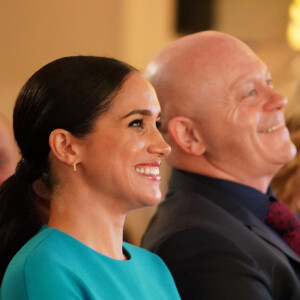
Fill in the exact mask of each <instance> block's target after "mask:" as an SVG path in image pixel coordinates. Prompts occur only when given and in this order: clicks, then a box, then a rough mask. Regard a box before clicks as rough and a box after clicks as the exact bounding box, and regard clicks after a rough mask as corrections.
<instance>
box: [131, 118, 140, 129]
mask: <svg viewBox="0 0 300 300" xmlns="http://www.w3.org/2000/svg"><path fill="white" fill-rule="evenodd" d="M143 126H144V123H143V120H141V119H139V120H134V121H132V122H130V123H129V127H138V128H143Z"/></svg>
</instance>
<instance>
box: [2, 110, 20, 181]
mask: <svg viewBox="0 0 300 300" xmlns="http://www.w3.org/2000/svg"><path fill="white" fill-rule="evenodd" d="M18 158H19V155H18V151H17V147H16V144H15V141H14V138H13V134H12V132H11V129H10V128H9V125H8V122H7V121H6V119H5V118H4V117H3V116H1V115H0V184H1V183H2V182H3V181H4V180H6V179H7V178H8V177H9V176H11V175H12V174H13V173H14V172H15V169H16V165H17V161H18Z"/></svg>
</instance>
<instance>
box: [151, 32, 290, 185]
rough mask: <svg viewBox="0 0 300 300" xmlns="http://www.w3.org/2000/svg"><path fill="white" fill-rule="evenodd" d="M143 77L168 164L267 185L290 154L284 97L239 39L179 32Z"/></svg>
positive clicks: (252, 183)
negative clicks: (152, 95) (154, 102)
mask: <svg viewBox="0 0 300 300" xmlns="http://www.w3.org/2000/svg"><path fill="white" fill-rule="evenodd" d="M146 76H147V78H148V80H149V81H150V82H151V83H152V85H153V86H154V88H155V90H156V92H157V96H158V99H159V101H160V103H161V108H162V132H163V134H164V136H165V138H166V140H167V142H168V143H169V144H170V145H171V147H172V153H171V155H170V156H169V157H168V161H169V163H170V164H171V166H172V167H175V168H179V169H181V170H185V171H189V172H193V173H199V174H203V175H208V176H212V177H218V178H223V179H229V180H232V181H237V182H240V183H244V184H247V185H250V186H253V187H255V188H257V189H260V190H265V189H266V188H267V186H268V185H269V183H270V180H271V178H272V177H273V176H274V175H275V173H276V172H277V170H278V169H279V168H280V167H281V166H282V165H283V164H284V163H286V162H288V161H289V160H291V159H292V158H293V157H294V155H295V146H294V145H293V144H292V143H291V141H290V139H289V134H288V131H287V129H286V127H285V122H284V115H283V108H284V106H285V104H286V99H285V98H284V96H282V95H280V94H278V93H277V92H276V91H275V90H274V88H273V85H272V80H271V75H270V73H269V72H268V69H267V67H266V65H265V64H264V63H263V62H262V61H261V60H260V59H259V58H258V57H257V56H256V55H255V54H254V52H253V51H252V50H251V49H250V48H249V47H248V46H247V45H246V44H245V43H243V42H242V41H240V40H238V39H236V38H234V37H232V36H230V35H227V34H224V33H220V32H215V31H204V32H200V33H196V34H192V35H189V36H186V37H183V38H181V39H179V40H177V41H175V42H173V43H171V44H169V45H168V46H166V47H165V48H164V49H163V50H162V51H160V52H159V53H158V54H157V55H156V56H155V57H154V59H153V60H152V61H151V62H150V63H149V65H148V67H147V70H146Z"/></svg>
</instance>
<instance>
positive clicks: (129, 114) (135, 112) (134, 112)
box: [122, 109, 161, 119]
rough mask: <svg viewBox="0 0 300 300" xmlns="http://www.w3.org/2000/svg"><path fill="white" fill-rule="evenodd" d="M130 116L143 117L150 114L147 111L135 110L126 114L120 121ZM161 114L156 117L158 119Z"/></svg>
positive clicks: (150, 113)
mask: <svg viewBox="0 0 300 300" xmlns="http://www.w3.org/2000/svg"><path fill="white" fill-rule="evenodd" d="M131 115H143V116H151V115H152V112H151V111H150V110H148V109H135V110H132V111H131V112H129V113H128V114H126V115H125V116H124V117H122V119H125V118H127V117H129V116H131ZM160 115H161V113H159V114H158V117H160Z"/></svg>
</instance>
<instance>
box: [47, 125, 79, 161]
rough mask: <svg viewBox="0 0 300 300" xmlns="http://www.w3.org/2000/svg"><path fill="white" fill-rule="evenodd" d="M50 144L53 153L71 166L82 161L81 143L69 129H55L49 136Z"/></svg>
mask: <svg viewBox="0 0 300 300" xmlns="http://www.w3.org/2000/svg"><path fill="white" fill-rule="evenodd" d="M49 146H50V149H51V151H52V153H53V155H54V156H55V157H56V158H57V159H59V160H60V161H62V162H64V163H66V164H68V165H70V166H72V165H74V163H79V162H80V157H79V156H80V151H79V145H78V143H76V138H75V137H74V136H73V135H72V134H71V133H70V132H69V131H67V130H64V129H55V130H53V131H52V132H51V134H50V136H49Z"/></svg>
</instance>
